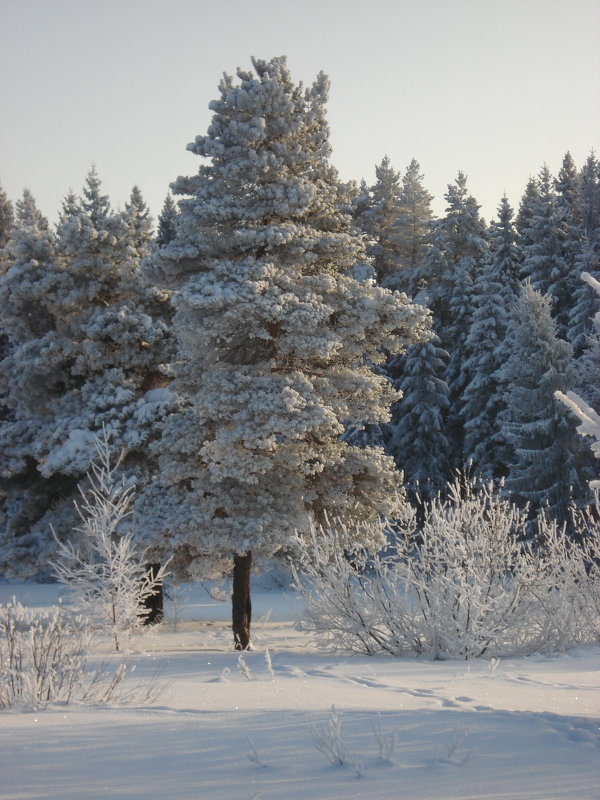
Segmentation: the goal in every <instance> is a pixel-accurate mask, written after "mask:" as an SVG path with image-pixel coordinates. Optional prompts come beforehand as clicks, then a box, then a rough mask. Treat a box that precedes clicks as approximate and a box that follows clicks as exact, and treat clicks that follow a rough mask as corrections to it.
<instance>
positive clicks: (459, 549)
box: [296, 480, 598, 659]
mask: <svg viewBox="0 0 600 800" xmlns="http://www.w3.org/2000/svg"><path fill="white" fill-rule="evenodd" d="M343 528H344V526H343V525H342V524H341V523H339V522H338V523H337V524H336V525H335V526H333V529H332V526H329V527H328V528H327V529H319V530H317V529H314V530H313V532H312V535H311V537H309V538H308V539H305V540H304V541H303V542H301V543H300V547H301V550H302V554H303V555H302V559H301V570H302V572H303V573H304V574H303V576H302V577H301V576H299V575H298V574H297V576H296V585H297V586H298V588H299V590H300V592H301V593H302V594H303V596H304V600H305V604H306V611H305V616H304V619H303V622H302V625H303V627H304V628H305V629H307V630H309V631H311V632H312V633H313V634H314V635H315V638H316V639H317V641H318V642H319V643H320V644H321V645H322V646H323V647H325V648H329V649H333V650H338V651H344V652H354V653H363V654H374V653H381V652H387V653H390V654H391V655H395V656H399V655H409V654H415V655H420V654H430V655H433V656H434V657H435V658H439V659H445V658H478V657H486V658H492V657H498V656H508V655H516V654H530V653H535V652H547V653H555V652H563V651H564V650H566V649H568V648H570V647H573V646H574V645H575V644H577V643H579V642H583V641H590V640H593V639H594V638H597V635H598V613H597V611H598V609H597V607H596V611H595V612H594V611H593V598H594V597H597V594H596V593H595V588H597V585H598V578H597V569H596V566H595V564H594V567H593V569H590V568H589V556H588V557H587V558H586V555H585V552H584V551H582V550H581V549H580V548H578V546H577V545H575V544H574V543H573V542H571V541H570V540H569V539H568V537H567V536H566V534H565V530H564V527H561V526H558V525H557V524H556V523H554V522H552V521H550V520H548V519H546V518H544V517H541V518H540V520H539V524H538V537H537V541H536V542H535V543H532V542H530V541H529V542H528V541H527V540H526V532H527V520H526V517H525V514H524V513H523V512H522V511H520V510H519V509H517V508H516V507H515V506H514V505H513V504H512V503H510V502H509V501H508V500H505V499H502V497H501V496H500V494H499V493H498V492H496V491H495V490H494V488H493V486H492V485H491V484H487V483H483V482H478V481H475V480H471V481H467V480H457V481H456V482H455V483H454V484H452V485H451V486H450V487H449V491H448V495H447V499H445V500H442V499H439V498H438V499H436V500H434V501H432V502H431V503H430V504H429V505H428V506H427V508H426V513H425V519H424V522H423V524H422V526H421V527H420V528H419V529H417V528H416V527H414V526H413V529H412V530H410V531H409V532H408V533H406V534H405V535H398V536H396V537H395V538H394V540H393V546H392V548H391V549H390V550H389V551H388V552H387V553H386V554H384V555H377V556H373V557H370V556H369V555H368V554H366V553H358V554H353V555H352V557H351V558H348V556H347V554H346V553H345V552H344V550H343V549H342V548H341V547H338V546H336V545H335V542H336V541H337V540H340V539H343V538H345V537H346V533H345V532H344V531H343ZM340 529H341V532H340ZM332 543H333V544H332ZM592 543H594V544H592ZM587 546H588V549H589V548H593V547H595V548H596V552H597V548H598V532H597V529H595V530H594V531H593V532H590V533H589V536H588V545H587ZM590 552H591V551H590ZM586 564H587V566H588V569H586ZM594 581H595V584H594Z"/></svg>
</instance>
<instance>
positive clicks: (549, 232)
mask: <svg viewBox="0 0 600 800" xmlns="http://www.w3.org/2000/svg"><path fill="white" fill-rule="evenodd" d="M537 184H538V193H539V196H538V199H537V201H536V202H534V203H533V204H532V206H531V216H530V219H529V223H528V227H527V228H526V229H525V231H524V233H525V237H526V238H525V239H524V241H522V242H521V247H522V249H523V267H522V276H523V278H524V279H525V280H529V281H530V282H531V285H532V286H533V287H534V288H535V289H537V290H538V291H539V292H541V293H542V294H549V295H550V296H551V297H552V313H553V316H554V317H555V319H556V320H557V325H558V334H559V335H560V336H561V337H566V335H567V330H568V319H569V309H570V304H571V302H572V296H571V294H570V278H571V276H570V274H569V263H568V261H567V259H566V258H565V247H564V243H565V228H564V222H563V212H562V211H561V208H560V205H559V202H558V197H557V195H556V191H555V189H554V180H553V178H552V175H551V173H550V170H549V169H548V167H547V166H546V165H544V166H543V167H542V169H541V171H540V174H539V176H538V181H537Z"/></svg>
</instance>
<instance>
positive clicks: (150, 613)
mask: <svg viewBox="0 0 600 800" xmlns="http://www.w3.org/2000/svg"><path fill="white" fill-rule="evenodd" d="M147 569H148V571H150V573H151V577H152V579H154V578H155V577H156V575H157V574H158V571H159V569H160V564H148V565H147ZM163 603H164V600H163V585H162V583H159V584H158V585H157V587H156V589H155V590H154V592H153V593H152V594H151V595H149V596H148V597H147V598H146V599H145V600H144V608H145V609H146V610H147V612H146V614H145V616H144V625H156V624H157V623H159V622H162V621H163V617H164V604H163Z"/></svg>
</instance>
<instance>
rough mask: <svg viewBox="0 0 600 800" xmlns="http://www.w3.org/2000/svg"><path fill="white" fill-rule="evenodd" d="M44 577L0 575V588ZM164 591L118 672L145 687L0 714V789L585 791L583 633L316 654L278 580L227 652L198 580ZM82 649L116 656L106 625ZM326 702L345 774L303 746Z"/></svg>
mask: <svg viewBox="0 0 600 800" xmlns="http://www.w3.org/2000/svg"><path fill="white" fill-rule="evenodd" d="M59 594H60V587H58V586H52V585H47V586H41V585H33V584H22V585H14V584H13V585H10V584H3V585H0V602H3V603H5V602H6V601H7V600H9V599H10V598H11V597H12V596H13V595H16V596H17V599H18V600H21V602H24V603H28V604H29V605H31V606H33V607H44V606H47V605H51V604H53V603H55V602H57V599H58V596H59ZM177 594H178V600H177V608H175V605H174V603H173V602H172V601H170V602H169V605H168V608H167V616H168V618H170V620H171V621H170V622H167V623H165V624H164V625H163V626H161V627H159V628H158V629H156V630H153V631H150V632H148V633H144V634H143V635H142V636H140V637H137V638H136V640H135V642H134V650H133V652H132V653H131V654H130V656H129V663H130V664H131V667H133V666H135V671H134V672H133V673H132V675H131V677H130V678H129V679H128V680H131V681H136V682H140V681H145V680H150V679H151V678H152V676H154V675H155V674H156V670H157V668H159V669H160V670H161V676H160V681H161V682H162V683H163V684H164V687H163V691H162V693H161V695H160V697H158V699H157V700H156V701H155V702H154V703H153V704H151V705H149V706H143V707H139V708H131V707H106V706H100V705H95V706H92V707H87V706H81V705H69V706H59V705H53V706H51V707H49V708H48V709H46V710H43V711H36V712H33V711H23V710H10V711H5V712H3V713H2V717H1V724H0V774H1V775H2V782H1V787H0V797H2V800H34V798H35V799H36V800H37V799H41V798H43V799H44V800H59V799H60V800H71V799H72V800H96V799H97V798H101V797H102V798H107V797H110V798H115V799H116V800H121V799H123V800H125V799H126V798H142V797H150V796H152V797H160V798H162V799H164V800H196V798H202V800H232V799H233V798H241V800H251V798H254V800H259V799H260V800H301V799H302V800H305V799H306V800H309V799H311V800H312V799H314V800H334V799H335V800H337V799H338V798H339V800H342V798H343V799H344V800H348V799H350V798H371V800H388V798H389V799H390V800H391V798H411V799H414V800H426V799H429V798H434V797H435V798H439V799H440V800H459V799H460V800H469V799H471V800H488V799H489V800H491V798H503V800H505V798H514V799H515V800H516V799H517V798H519V799H521V798H533V799H534V800H535V799H536V798H537V800H557V799H558V798H563V799H564V800H573V798H578V799H579V798H582V800H597V798H598V797H600V791H599V789H598V787H599V786H600V735H599V730H600V729H599V724H600V688H599V680H598V678H599V674H600V673H599V671H598V667H599V665H600V659H599V656H600V647H597V646H588V647H582V648H579V649H577V650H574V651H571V652H570V653H568V654H566V655H564V656H561V657H560V658H546V657H543V656H533V657H529V658H522V659H518V658H515V659H506V660H498V661H483V660H477V661H461V662H458V661H446V662H434V661H431V660H422V659H393V658H387V657H383V656H381V657H379V656H377V657H362V656H355V657H346V656H343V657H337V656H326V655H323V654H322V653H319V652H318V651H316V650H315V648H314V647H313V646H312V644H311V643H310V641H309V640H308V638H307V636H306V634H305V633H303V632H301V631H298V630H296V629H295V627H294V622H293V620H294V618H295V614H296V613H297V608H296V601H295V599H294V597H293V596H292V595H291V594H289V593H286V592H282V591H276V592H256V593H255V595H254V597H253V605H254V610H255V624H254V645H255V648H256V649H255V650H254V651H252V652H248V653H243V654H242V655H241V657H240V655H239V654H238V653H235V652H233V651H232V649H231V646H232V645H231V642H232V639H231V631H230V628H229V623H228V621H227V620H228V616H229V606H228V604H227V603H222V604H219V603H216V602H214V601H213V600H211V599H210V598H209V597H208V595H206V593H205V592H204V591H203V590H202V588H201V587H199V586H195V587H191V588H190V589H189V590H185V591H179V592H178V593H177ZM175 612H177V614H176V613H175ZM269 612H270V613H269ZM174 616H177V617H178V620H177V623H175V622H173V618H174ZM98 650H99V652H98V658H99V659H101V660H104V661H109V662H112V661H117V659H118V658H119V655H118V654H114V653H112V652H111V650H110V640H109V639H108V638H107V639H106V640H105V641H103V642H101V643H100V645H99V648H98ZM332 705H333V706H335V713H336V715H337V717H338V719H339V722H340V732H339V736H340V739H341V742H342V744H343V746H344V748H345V752H346V753H348V754H349V755H350V756H351V757H352V758H354V759H355V761H354V762H353V763H354V764H358V765H359V766H358V771H359V772H360V777H357V775H356V770H355V769H353V768H352V764H351V763H344V764H342V765H339V764H338V765H332V764H330V763H329V762H328V760H327V759H326V758H325V756H324V755H323V753H322V752H320V751H319V749H318V748H317V747H316V746H315V741H314V732H315V731H323V730H324V729H327V726H328V724H329V723H330V721H331V719H332V711H331V707H332ZM378 728H379V734H380V738H383V739H384V740H385V742H387V743H388V744H389V743H392V740H393V737H394V735H395V742H393V747H392V748H391V753H390V754H389V758H387V759H385V758H381V756H380V747H379V744H378V739H377V735H376V731H377V729H378ZM311 730H312V732H311ZM390 746H391V745H390Z"/></svg>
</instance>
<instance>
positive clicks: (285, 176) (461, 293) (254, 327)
mask: <svg viewBox="0 0 600 800" xmlns="http://www.w3.org/2000/svg"><path fill="white" fill-rule="evenodd" d="M328 91H329V83H328V79H327V77H326V76H325V75H323V74H320V75H319V76H318V77H317V79H316V80H315V82H314V84H313V85H312V86H309V87H308V88H306V87H304V86H302V85H300V84H296V83H294V81H293V80H292V77H291V75H290V72H289V70H288V67H287V64H286V61H285V59H284V58H275V59H273V60H271V61H260V60H253V63H252V67H251V69H249V70H248V71H243V70H239V71H238V73H237V75H235V76H232V77H229V76H225V77H224V78H223V80H222V82H221V84H220V86H219V89H218V92H217V98H216V99H215V100H213V102H212V103H211V105H210V108H211V111H212V114H213V118H212V122H211V124H210V126H209V128H208V130H207V132H206V133H204V134H201V135H198V136H196V137H195V139H194V140H193V142H192V143H191V144H190V145H188V149H189V150H191V151H192V152H193V153H195V154H196V155H197V156H199V167H198V171H197V172H196V173H195V174H193V175H190V176H180V177H176V176H174V181H173V183H172V184H171V186H170V190H169V187H165V194H166V199H165V201H164V205H163V207H162V210H161V212H160V214H159V216H158V219H157V220H156V222H155V221H154V220H153V219H152V218H151V215H150V211H149V209H148V207H147V205H146V203H145V201H144V197H143V193H142V188H143V187H142V188H140V187H138V186H134V187H133V188H132V190H131V196H130V200H129V202H127V203H126V204H125V207H124V208H115V207H114V206H113V204H112V203H111V200H110V198H109V197H108V196H107V195H106V194H105V193H104V191H103V187H102V182H101V175H99V174H98V173H97V170H96V169H95V167H93V166H92V167H91V169H90V170H89V172H88V174H87V176H85V179H84V181H83V187H82V189H81V191H80V193H79V194H77V193H73V192H69V193H68V194H66V195H65V197H64V201H63V203H62V207H61V208H60V209H59V210H58V213H57V222H56V224H50V223H49V222H48V220H47V219H46V218H45V217H44V215H43V214H42V213H41V211H40V210H39V209H38V206H37V204H36V200H35V198H34V197H33V196H32V194H31V192H30V191H28V190H27V189H24V190H23V193H22V196H21V197H19V198H14V199H12V200H11V199H9V198H8V197H7V195H6V194H5V193H4V192H1V193H0V246H1V250H0V313H1V318H0V334H1V344H0V347H1V350H0V356H1V378H0V380H1V383H0V391H1V396H0V416H1V428H0V451H1V453H2V459H1V484H0V502H1V504H2V507H1V513H0V574H3V575H5V576H6V577H37V578H38V579H40V578H41V579H43V578H47V577H49V569H48V564H49V563H50V562H52V560H53V559H54V558H56V555H57V552H59V549H60V546H61V544H62V546H65V543H66V542H67V543H68V542H69V541H70V539H71V538H72V537H73V535H74V534H73V531H74V530H76V529H77V525H78V520H79V517H78V510H77V505H76V501H77V500H78V498H79V497H80V491H82V490H84V491H85V490H86V488H87V487H88V486H89V480H90V478H89V474H90V468H91V465H92V463H93V462H94V458H95V455H96V448H97V443H98V440H99V439H101V438H102V437H105V438H104V441H105V442H107V443H108V447H109V449H110V453H111V457H113V458H114V459H115V460H117V459H118V458H119V457H121V460H120V462H118V468H117V473H118V479H119V481H120V482H121V483H122V485H124V486H126V487H127V488H128V491H130V496H131V507H130V510H129V513H128V514H127V515H126V516H125V517H124V519H123V520H122V522H121V530H122V532H129V534H130V535H131V536H132V540H133V541H134V542H136V543H137V546H139V547H140V548H142V549H144V552H145V554H146V555H145V558H146V559H147V560H148V562H149V563H150V562H152V563H165V562H166V561H167V560H169V559H170V561H169V569H170V571H171V572H172V573H173V574H174V575H176V576H179V577H181V578H183V579H186V580H190V579H191V580H201V579H204V578H206V577H211V576H216V575H220V574H223V573H225V572H227V571H230V570H231V569H232V567H233V569H234V574H235V570H238V572H240V574H242V573H243V572H244V571H249V570H250V568H251V556H252V555H254V556H255V557H256V558H257V559H262V560H263V561H264V560H265V559H270V558H272V557H274V556H277V555H281V554H285V553H289V552H292V551H293V542H294V541H295V539H296V537H297V536H302V535H305V534H306V535H308V533H309V532H310V531H313V532H314V530H321V531H324V530H326V529H327V525H328V524H329V523H328V521H330V520H334V519H335V520H344V521H345V523H346V524H345V530H346V531H347V532H348V537H349V538H348V541H346V542H345V545H344V547H345V549H346V550H348V549H351V548H352V545H355V546H361V547H371V548H372V549H375V550H376V549H377V547H378V545H380V544H381V541H378V540H377V536H376V535H375V533H374V531H375V530H376V528H377V525H378V521H380V520H382V519H385V520H387V521H391V522H392V523H397V524H400V523H398V520H402V519H403V518H404V517H405V516H406V514H407V513H408V509H412V510H413V511H414V513H416V515H417V519H419V518H420V515H422V514H423V513H424V512H423V509H424V507H425V506H427V504H429V503H434V502H442V501H443V499H444V498H445V497H447V496H448V493H449V491H450V490H449V488H448V487H449V486H450V485H452V486H455V485H456V484H455V481H456V479H457V475H459V476H463V479H464V480H468V479H469V480H470V478H465V476H472V478H473V479H477V480H481V481H484V482H486V485H490V486H493V487H494V491H496V492H498V495H499V497H501V498H503V500H507V501H510V502H511V503H512V504H514V506H515V507H516V508H517V509H518V510H519V512H520V513H522V514H523V515H524V518H525V519H526V521H528V524H527V525H525V527H524V530H525V531H527V532H528V533H526V534H524V536H525V538H527V536H531V537H533V538H535V535H536V534H535V520H536V519H538V518H539V515H540V514H541V515H542V516H543V517H544V519H546V520H554V521H556V524H558V525H564V526H566V530H567V532H568V533H569V535H570V536H571V537H572V538H573V539H577V536H578V532H577V531H578V530H579V529H578V528H577V525H575V523H574V522H573V519H574V514H576V513H578V512H580V511H582V510H583V511H584V510H586V509H588V510H589V508H593V504H594V496H593V492H592V489H590V482H593V481H594V479H595V477H596V476H597V474H598V462H597V461H596V460H595V458H594V453H593V449H592V448H591V447H590V442H591V440H590V439H589V438H587V439H586V438H585V437H583V436H581V434H580V432H579V431H578V427H580V425H581V420H580V419H579V418H578V416H577V415H576V413H574V410H573V407H572V406H571V407H569V406H568V405H566V404H565V403H564V402H562V401H561V399H560V398H559V397H557V396H556V395H555V393H556V392H561V393H563V394H564V395H567V393H574V394H573V395H569V396H571V397H577V398H579V401H578V402H579V403H580V405H584V404H587V405H589V407H590V408H592V409H598V410H600V341H599V339H598V335H599V332H598V330H597V329H596V328H595V326H594V318H595V316H596V314H597V312H598V310H599V303H600V298H599V296H598V294H597V293H596V292H595V291H594V288H593V280H591V279H594V278H596V279H597V280H600V163H599V161H598V159H597V157H596V155H595V154H594V152H591V153H590V155H589V157H588V158H587V160H586V161H585V163H582V164H576V163H574V160H573V158H572V157H571V155H570V154H569V153H566V154H565V156H564V160H563V162H562V166H561V168H560V170H559V171H558V173H557V174H551V172H550V171H549V169H548V167H546V166H544V165H543V163H541V164H532V165H531V170H532V177H531V179H530V180H529V182H528V183H527V185H526V186H524V187H523V193H522V196H521V197H520V198H508V197H506V196H504V197H499V198H498V206H497V213H496V216H495V217H494V218H493V219H491V220H484V219H483V218H482V216H481V214H480V207H479V205H478V203H477V199H476V198H475V197H473V196H472V194H471V192H470V190H469V182H468V176H467V175H465V174H463V173H462V172H459V173H458V175H456V177H453V176H452V175H449V176H448V179H449V183H448V188H447V192H446V194H445V203H446V206H445V211H444V213H443V214H442V215H441V216H439V217H435V216H434V215H433V212H432V208H431V202H432V196H431V195H430V193H429V192H428V191H427V189H426V188H425V185H426V177H425V176H426V172H427V165H426V164H420V163H418V162H417V160H415V159H414V158H412V160H410V155H411V154H408V158H407V162H408V163H407V164H393V163H392V162H391V161H390V159H389V158H387V157H386V158H384V159H383V160H382V161H381V163H380V164H378V165H377V167H376V179H375V182H374V183H373V185H368V184H367V183H366V182H365V181H364V180H363V181H360V182H359V181H357V182H353V183H347V182H343V181H341V180H340V178H339V177H338V174H337V172H336V169H335V166H334V158H332V155H331V148H330V144H329V129H328V124H327V118H326V104H327V99H328ZM193 133H194V132H193V131H190V134H193ZM542 145H543V143H542ZM93 155H94V154H93V153H91V154H90V161H91V160H92V159H93ZM163 156H164V157H167V158H168V153H167V154H163ZM543 158H544V153H543V146H542V147H541V149H540V161H541V162H543ZM358 177H359V176H358ZM582 274H585V275H587V276H588V277H590V278H591V279H590V280H582ZM579 407H580V406H577V408H579ZM436 498H437V499H436ZM349 521H350V522H351V523H352V524H347V523H348V522H349ZM242 586H243V584H242ZM248 605H249V600H248ZM239 607H240V608H241V609H242V613H244V600H243V598H242V601H241V606H239ZM234 631H235V628H234ZM239 631H241V633H240V632H239ZM243 631H244V624H243V622H242V624H241V627H240V628H239V630H238V632H237V633H236V646H239V649H244V647H245V645H247V643H248V642H247V640H246V639H244V632H243Z"/></svg>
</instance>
